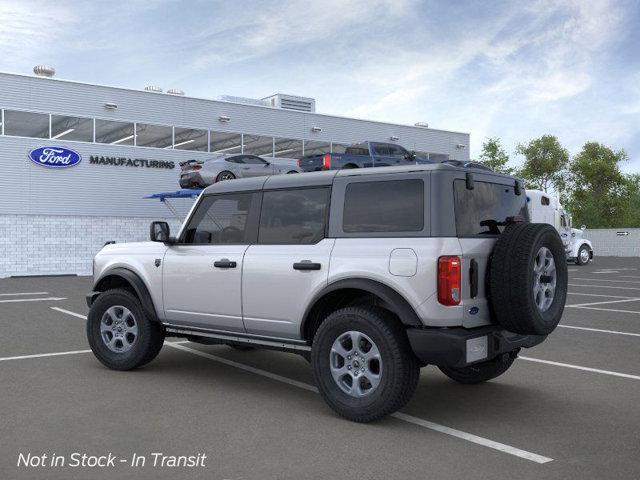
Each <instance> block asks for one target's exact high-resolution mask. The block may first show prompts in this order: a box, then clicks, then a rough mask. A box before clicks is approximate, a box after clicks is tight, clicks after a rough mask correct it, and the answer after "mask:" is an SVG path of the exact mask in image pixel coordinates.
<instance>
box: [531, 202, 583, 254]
mask: <svg viewBox="0 0 640 480" xmlns="http://www.w3.org/2000/svg"><path fill="white" fill-rule="evenodd" d="M527 207H528V208H529V215H530V216H531V222H534V223H548V224H549V225H553V227H554V228H555V229H556V230H557V231H558V233H559V234H560V238H562V243H563V244H564V248H565V251H566V253H567V259H568V260H572V261H575V262H576V264H578V265H586V264H587V263H589V262H590V261H591V260H593V246H592V245H591V242H590V241H589V240H586V239H585V238H583V235H584V231H585V229H586V226H584V225H583V226H582V228H580V229H577V228H571V215H569V213H568V212H567V211H566V210H565V209H564V208H562V205H561V204H560V200H558V199H557V198H556V197H553V196H551V195H549V194H548V193H546V192H543V191H542V190H527Z"/></svg>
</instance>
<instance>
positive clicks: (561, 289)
mask: <svg viewBox="0 0 640 480" xmlns="http://www.w3.org/2000/svg"><path fill="white" fill-rule="evenodd" d="M567 275H568V274H567V258H566V255H565V252H564V246H563V245H562V240H561V239H560V236H559V235H558V232H557V231H556V230H555V229H554V228H553V227H552V226H551V225H548V224H546V223H516V224H511V225H508V226H507V227H506V228H505V230H504V232H503V233H502V235H500V237H499V238H498V241H497V242H496V245H495V247H494V250H493V254H492V259H491V264H490V267H489V298H490V301H491V308H492V310H493V313H494V315H495V318H496V320H497V322H498V323H499V324H500V325H501V326H503V327H504V328H505V329H507V330H509V331H511V332H515V333H521V334H531V335H548V334H549V333H551V332H552V331H553V330H554V329H555V328H556V326H557V325H558V322H560V318H561V317H562V312H563V310H564V303H565V301H566V298H567V281H568V280H567Z"/></svg>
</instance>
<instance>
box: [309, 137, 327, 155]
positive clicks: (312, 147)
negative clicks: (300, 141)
mask: <svg viewBox="0 0 640 480" xmlns="http://www.w3.org/2000/svg"><path fill="white" fill-rule="evenodd" d="M330 152H331V143H329V142H318V141H314V140H305V141H304V154H305V156H307V155H323V154H325V153H330Z"/></svg>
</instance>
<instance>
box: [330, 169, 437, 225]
mask: <svg viewBox="0 0 640 480" xmlns="http://www.w3.org/2000/svg"><path fill="white" fill-rule="evenodd" d="M424 208H425V204H424V182H423V181H422V180H419V179H408V180H388V181H379V182H354V183H350V184H349V185H347V188H346V191H345V197H344V214H343V221H342V229H343V231H344V232H345V233H358V232H419V231H421V230H423V228H424Z"/></svg>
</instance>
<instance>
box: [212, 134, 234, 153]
mask: <svg viewBox="0 0 640 480" xmlns="http://www.w3.org/2000/svg"><path fill="white" fill-rule="evenodd" d="M210 143H211V146H210V150H209V151H210V152H211V153H242V135H240V134H239V133H228V132H213V131H212V132H211V140H210Z"/></svg>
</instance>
